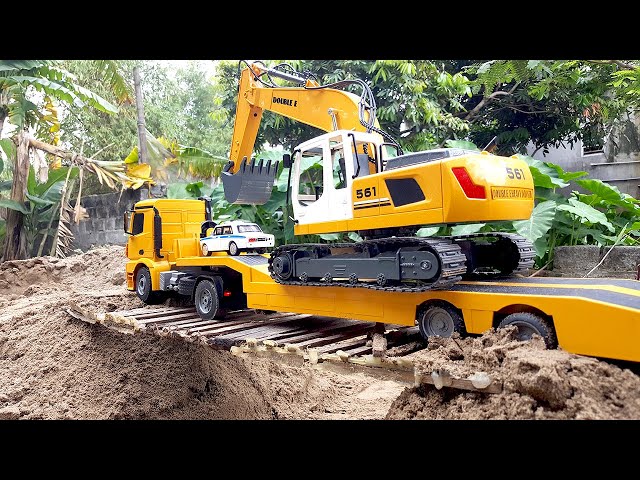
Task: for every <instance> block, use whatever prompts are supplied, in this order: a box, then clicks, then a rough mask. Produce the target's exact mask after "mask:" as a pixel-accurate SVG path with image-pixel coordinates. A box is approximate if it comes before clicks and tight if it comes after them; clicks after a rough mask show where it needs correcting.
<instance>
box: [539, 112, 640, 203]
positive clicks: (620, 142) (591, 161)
mask: <svg viewBox="0 0 640 480" xmlns="http://www.w3.org/2000/svg"><path fill="white" fill-rule="evenodd" d="M639 125H640V120H637V119H635V118H634V117H628V118H626V119H624V120H622V121H620V122H619V123H618V124H617V126H616V128H613V129H612V131H611V132H610V134H609V135H608V136H607V138H605V139H604V148H603V151H601V152H597V153H586V154H585V153H584V151H583V148H582V142H581V141H579V140H578V141H577V142H576V143H574V145H573V147H571V146H569V145H568V144H567V145H566V146H564V147H561V148H549V153H547V154H546V155H543V153H542V150H540V151H538V152H536V153H535V154H533V155H532V153H533V151H534V148H533V147H532V146H529V147H528V148H527V154H528V155H531V156H532V157H533V158H535V159H537V160H541V161H546V162H552V163H555V164H556V165H560V166H561V167H562V168H563V169H564V170H565V171H571V172H577V171H584V172H587V173H588V174H589V177H588V178H597V179H600V180H602V181H603V182H607V183H608V184H610V185H612V186H615V187H618V189H619V190H620V191H621V192H622V193H626V194H628V195H631V196H632V197H635V198H640V126H639ZM565 190H568V191H569V192H570V191H571V190H579V188H577V187H576V186H573V185H572V187H568V188H567V189H565Z"/></svg>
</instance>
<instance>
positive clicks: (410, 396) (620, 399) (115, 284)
mask: <svg viewBox="0 0 640 480" xmlns="http://www.w3.org/2000/svg"><path fill="white" fill-rule="evenodd" d="M125 262H126V258H125V257H124V248H123V247H119V246H108V247H100V248H95V249H93V250H90V251H89V252H86V253H83V254H78V255H74V256H71V257H69V258H66V259H56V258H52V257H41V258H35V259H30V260H24V261H12V262H5V263H3V264H0V419H18V418H20V419H65V418H69V419H120V418H123V419H125V418H126V419H384V418H387V419H410V418H420V419H521V418H558V419H561V418H576V419H579V418H591V419H622V418H625V419H640V379H639V378H640V377H638V375H637V374H636V373H634V372H632V371H630V370H628V369H624V368H620V367H618V366H615V365H612V364H611V363H608V362H605V361H601V360H596V359H591V358H587V357H581V356H576V355H571V354H568V353H566V352H563V351H560V350H558V351H549V350H545V349H544V348H543V345H542V342H541V341H533V342H529V343H522V342H517V341H516V340H514V339H513V337H512V332H510V331H508V330H501V331H498V332H489V333H487V334H485V335H483V336H482V337H478V338H467V339H458V338H454V339H434V340H433V341H431V342H430V344H429V347H428V349H426V350H423V351H420V352H416V353H414V354H413V356H414V357H415V358H416V360H418V361H419V368H420V369H421V370H422V371H424V373H425V374H427V373H430V372H431V371H433V370H434V369H447V370H449V371H450V372H451V373H453V374H456V375H460V376H467V375H468V374H471V373H474V372H477V371H485V372H487V373H490V374H491V375H492V376H494V377H497V378H498V379H499V380H500V381H502V382H503V385H504V389H503V392H502V393H500V394H481V393H470V392H462V391H460V390H448V389H446V388H444V389H442V390H436V389H435V388H434V387H431V386H424V387H419V388H410V387H408V386H407V385H406V384H401V383H396V382H392V381H381V380H377V379H374V378H371V377H369V376H365V375H363V374H351V375H343V374H338V373H332V372H325V371H319V370H315V369H313V368H312V367H309V366H296V365H284V364H276V363H274V362H272V361H269V360H266V359H244V358H238V357H235V356H233V355H231V354H230V353H229V352H224V351H214V350H212V349H209V348H208V347H204V346H199V345H193V344H188V343H184V342H181V341H178V340H174V339H170V338H158V337H153V336H137V335H136V336H131V335H125V334H120V333H115V332H111V331H109V330H107V329H105V328H103V327H101V326H99V325H90V324H85V323H83V322H80V321H77V320H75V319H72V318H71V317H70V316H69V315H68V314H67V313H66V311H65V308H66V307H68V306H69V305H71V303H72V302H75V303H77V304H79V305H80V306H82V307H83V308H85V309H88V310H93V311H95V312H108V311H115V310H122V309H130V308H136V307H140V306H141V303H140V301H139V299H138V298H137V297H136V295H135V294H134V293H133V292H128V291H127V290H126V286H125V274H124V264H125Z"/></svg>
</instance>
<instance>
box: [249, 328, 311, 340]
mask: <svg viewBox="0 0 640 480" xmlns="http://www.w3.org/2000/svg"><path fill="white" fill-rule="evenodd" d="M307 330H308V329H306V328H301V327H300V326H299V325H292V326H291V327H286V328H283V329H276V330H275V331H274V332H273V333H272V334H270V335H264V336H260V341H262V342H264V341H265V340H273V341H274V342H276V343H280V341H281V340H286V339H287V338H289V337H293V336H294V335H299V334H301V333H303V332H306V331H307Z"/></svg>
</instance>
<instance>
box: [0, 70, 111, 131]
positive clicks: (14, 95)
mask: <svg viewBox="0 0 640 480" xmlns="http://www.w3.org/2000/svg"><path fill="white" fill-rule="evenodd" d="M58 64H59V62H56V61H50V60H34V61H12V60H0V94H2V95H4V96H5V97H6V100H5V102H4V103H5V105H6V107H7V108H8V117H9V121H10V122H11V123H12V124H14V125H15V126H17V127H18V128H19V129H22V128H23V127H29V126H34V125H36V123H37V122H38V119H39V118H41V117H42V114H41V113H40V112H39V107H38V105H36V104H35V103H33V102H32V101H31V100H29V99H28V98H27V97H28V96H29V91H30V89H33V90H36V91H39V92H43V93H45V94H46V95H49V96H50V97H52V98H55V99H58V100H60V101H62V102H65V103H67V104H69V105H73V106H75V107H77V108H84V106H85V105H89V106H91V107H93V108H95V109H97V110H100V111H102V112H108V113H116V112H117V111H118V108H117V107H116V106H115V105H113V104H111V103H110V102H109V101H107V100H106V99H105V98H103V97H101V96H100V95H97V94H96V93H94V92H92V91H91V90H88V89H86V88H84V87H82V86H81V85H78V84H76V83H74V78H73V76H72V75H71V74H70V73H69V72H67V71H65V70H62V69H61V68H59V67H58ZM2 95H0V97H1V96H2ZM1 107H3V105H0V108H1Z"/></svg>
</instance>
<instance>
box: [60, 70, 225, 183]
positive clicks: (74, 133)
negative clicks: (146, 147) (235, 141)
mask: <svg viewBox="0 0 640 480" xmlns="http://www.w3.org/2000/svg"><path fill="white" fill-rule="evenodd" d="M105 62H106V63H105ZM65 66H66V68H67V69H68V70H69V71H71V72H73V73H74V74H75V75H76V76H77V79H78V80H77V81H78V83H79V84H81V85H83V86H85V87H86V88H90V89H92V90H94V91H96V92H97V93H99V94H101V95H103V96H105V97H106V98H109V99H111V100H112V101H113V102H117V103H119V102H120V101H121V100H122V96H123V94H124V93H126V92H124V91H123V90H121V89H116V90H115V92H114V91H113V87H114V86H113V84H110V83H109V82H108V81H106V80H105V75H107V80H108V79H109V78H110V77H109V72H111V71H112V70H113V68H117V71H118V72H120V73H121V75H122V77H123V78H124V80H125V81H126V82H125V84H124V85H122V87H123V88H124V87H129V89H130V88H131V86H132V85H133V68H134V67H135V66H138V68H139V71H140V77H141V82H142V90H143V97H144V111H145V123H146V127H147V130H149V131H150V132H153V135H152V137H153V138H154V139H155V138H156V137H164V138H168V139H178V140H179V142H180V144H181V145H182V146H183V147H184V148H190V149H199V150H200V151H201V152H204V153H203V154H202V155H200V156H199V157H198V158H195V155H191V154H190V153H186V152H185V155H184V156H183V158H186V157H187V156H192V159H193V167H192V172H194V173H196V174H198V175H201V176H208V175H213V176H215V175H217V174H218V173H217V172H218V171H219V170H220V168H221V167H220V166H219V165H220V164H221V163H222V161H221V160H219V159H213V157H217V158H219V157H224V158H225V159H226V157H227V151H228V150H229V145H230V143H231V128H232V126H233V122H232V121H231V122H229V118H228V117H227V116H226V112H224V114H223V111H222V110H221V109H220V108H219V107H218V105H217V104H216V101H217V100H216V98H217V97H216V88H219V87H216V86H215V85H213V84H212V83H211V81H210V79H208V78H207V74H206V73H205V72H204V71H203V69H202V68H201V66H202V65H201V64H199V63H198V62H187V61H185V62H184V66H182V67H179V68H173V67H169V66H167V65H166V64H164V63H163V62H157V61H138V60H119V61H87V60H69V61H66V62H65ZM235 90H237V87H236V88H235ZM117 92H120V97H118V95H117V94H116V93H117ZM61 130H62V131H63V138H64V140H65V141H66V142H68V143H69V144H70V145H71V146H72V149H74V150H76V151H79V150H80V148H81V147H82V148H83V149H84V152H85V155H88V156H91V155H93V154H95V153H96V152H100V153H98V158H105V159H114V158H116V159H124V158H127V157H128V156H129V154H130V153H131V150H132V148H133V147H134V146H136V145H137V144H138V134H137V124H136V108H135V102H133V101H127V100H126V99H124V103H122V104H120V112H119V113H118V114H117V115H105V114H103V113H101V112H96V111H89V110H87V109H78V108H75V107H71V108H70V114H69V115H67V116H65V117H64V118H63V119H62V121H61ZM135 155H136V160H137V150H136V154H135ZM129 160H130V161H131V160H133V159H132V158H130V159H129ZM163 160H164V159H163ZM133 163H135V162H133ZM186 166H187V165H186V163H184V164H183V165H182V166H181V167H182V172H184V171H185V168H186ZM87 180H88V181H87ZM185 180H186V181H187V180H188V179H185ZM172 181H173V180H172ZM83 191H86V192H87V194H91V193H102V192H103V191H106V189H105V188H104V187H101V186H100V185H99V184H98V182H97V181H95V180H94V179H93V178H89V179H85V187H83Z"/></svg>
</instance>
